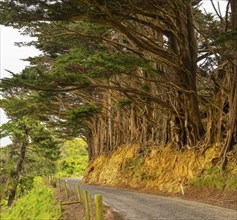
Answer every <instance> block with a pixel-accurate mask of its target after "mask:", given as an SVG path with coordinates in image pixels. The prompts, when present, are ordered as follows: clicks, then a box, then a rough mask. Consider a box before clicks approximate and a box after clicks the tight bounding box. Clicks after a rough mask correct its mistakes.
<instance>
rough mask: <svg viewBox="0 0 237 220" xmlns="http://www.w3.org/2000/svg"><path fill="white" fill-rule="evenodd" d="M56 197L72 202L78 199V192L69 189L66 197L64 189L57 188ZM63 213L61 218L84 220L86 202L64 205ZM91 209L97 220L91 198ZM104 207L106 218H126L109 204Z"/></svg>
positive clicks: (119, 219)
mask: <svg viewBox="0 0 237 220" xmlns="http://www.w3.org/2000/svg"><path fill="white" fill-rule="evenodd" d="M55 197H56V199H57V201H58V202H72V201H78V198H77V194H76V193H75V192H72V191H69V197H66V195H65V193H64V191H62V192H60V190H59V189H58V188H57V189H55ZM62 208H63V209H62V215H61V217H60V219H59V220H79V219H80V220H84V219H85V205H84V203H77V204H71V205H63V206H62ZM90 209H91V213H90V214H91V220H95V211H94V210H95V207H94V204H93V201H92V198H90ZM103 209H104V220H124V218H122V217H121V216H120V215H119V213H117V212H115V211H114V210H113V209H111V208H110V207H108V206H105V205H104V207H103Z"/></svg>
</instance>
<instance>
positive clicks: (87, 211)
mask: <svg viewBox="0 0 237 220" xmlns="http://www.w3.org/2000/svg"><path fill="white" fill-rule="evenodd" d="M84 197H85V206H86V220H90V206H89V199H88V192H87V191H84Z"/></svg>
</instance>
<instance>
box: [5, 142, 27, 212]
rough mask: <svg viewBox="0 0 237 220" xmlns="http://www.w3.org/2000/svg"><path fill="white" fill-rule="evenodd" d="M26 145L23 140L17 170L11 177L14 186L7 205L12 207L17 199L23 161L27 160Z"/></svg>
mask: <svg viewBox="0 0 237 220" xmlns="http://www.w3.org/2000/svg"><path fill="white" fill-rule="evenodd" d="M26 147H27V142H23V143H22V145H21V153H20V159H19V161H18V163H17V166H16V170H15V172H14V173H13V174H12V175H11V179H12V180H13V186H12V188H11V190H10V194H9V197H8V203H7V205H8V206H9V207H10V206H11V205H12V203H13V201H14V199H15V196H16V190H17V186H18V181H19V177H20V173H21V171H22V169H23V163H24V161H25V156H26Z"/></svg>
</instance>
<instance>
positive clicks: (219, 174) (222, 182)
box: [189, 166, 237, 190]
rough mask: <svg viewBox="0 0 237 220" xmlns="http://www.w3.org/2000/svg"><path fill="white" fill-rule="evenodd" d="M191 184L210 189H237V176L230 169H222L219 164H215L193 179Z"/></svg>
mask: <svg viewBox="0 0 237 220" xmlns="http://www.w3.org/2000/svg"><path fill="white" fill-rule="evenodd" d="M189 184H190V185H191V186H197V187H204V188H208V189H219V190H224V189H237V177H236V175H235V174H234V173H233V172H232V171H230V170H228V169H226V170H225V171H221V170H220V168H219V167H218V166H214V167H211V168H210V169H208V170H206V171H205V172H204V174H203V175H202V176H200V177H196V178H194V179H193V180H191V181H190V182H189Z"/></svg>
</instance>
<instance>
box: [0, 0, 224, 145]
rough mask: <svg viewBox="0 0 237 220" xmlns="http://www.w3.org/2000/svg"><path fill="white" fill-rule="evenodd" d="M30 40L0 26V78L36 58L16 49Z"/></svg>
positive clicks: (206, 3)
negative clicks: (16, 44) (31, 58)
mask: <svg viewBox="0 0 237 220" xmlns="http://www.w3.org/2000/svg"><path fill="white" fill-rule="evenodd" d="M213 2H214V3H215V5H217V3H218V2H219V3H220V8H221V10H222V12H223V14H224V11H225V8H226V1H225V0H213ZM202 8H205V10H206V11H208V12H213V8H212V5H211V2H210V0H203V6H202ZM31 40H32V38H30V37H27V36H22V35H21V34H20V32H19V31H18V30H16V29H13V28H10V27H4V26H1V25H0V78H4V77H8V76H9V73H8V72H7V71H6V69H7V70H10V71H11V72H14V73H19V72H20V71H21V70H22V69H24V68H25V66H27V62H25V61H22V60H21V59H24V58H27V57H30V56H32V57H33V56H36V55H38V54H40V52H39V51H38V50H37V49H35V48H34V47H17V46H15V42H29V41H31ZM6 122H7V118H6V116H5V114H4V113H3V111H2V110H1V109H0V124H3V123H6ZM9 143H10V140H9V139H1V140H0V146H5V145H7V144H9Z"/></svg>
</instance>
